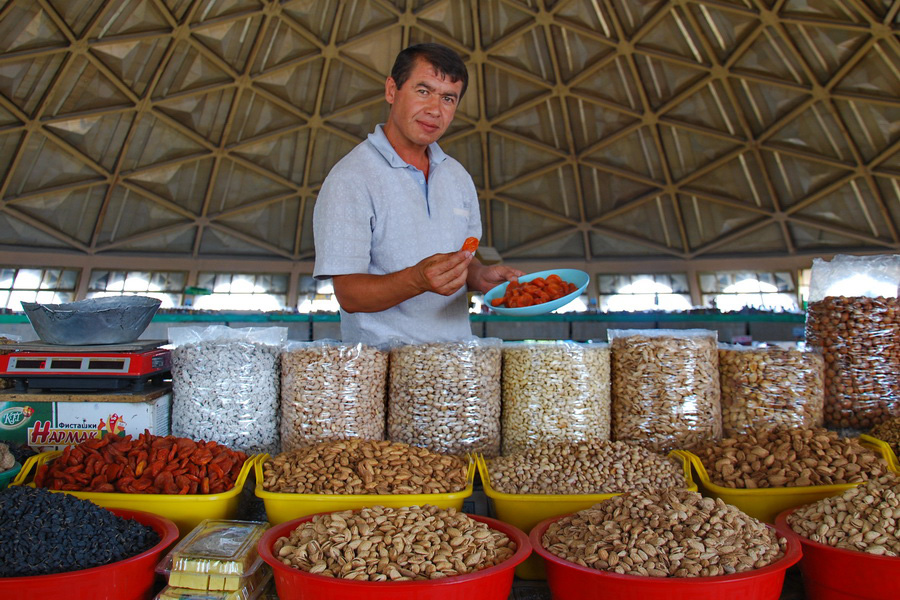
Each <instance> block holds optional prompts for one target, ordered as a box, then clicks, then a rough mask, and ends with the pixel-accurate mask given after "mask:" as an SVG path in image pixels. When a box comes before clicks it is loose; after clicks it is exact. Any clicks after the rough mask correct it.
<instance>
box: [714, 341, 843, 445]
mask: <svg viewBox="0 0 900 600" xmlns="http://www.w3.org/2000/svg"><path fill="white" fill-rule="evenodd" d="M824 365H825V363H824V361H823V359H822V355H820V354H818V353H816V352H811V351H809V350H803V349H801V348H798V347H796V346H792V347H781V346H736V345H729V344H720V345H719V375H720V378H721V379H720V383H721V389H722V427H723V430H724V432H725V435H733V434H736V433H743V432H745V431H755V430H758V429H763V428H767V427H768V428H773V427H821V426H822V423H823V420H824V393H825V392H824V388H823V383H822V378H823V376H824V371H825V367H824Z"/></svg>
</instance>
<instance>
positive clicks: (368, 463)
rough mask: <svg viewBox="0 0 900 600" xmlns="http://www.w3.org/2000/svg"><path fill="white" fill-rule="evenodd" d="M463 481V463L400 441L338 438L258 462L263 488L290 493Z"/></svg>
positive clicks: (379, 490) (437, 489)
mask: <svg viewBox="0 0 900 600" xmlns="http://www.w3.org/2000/svg"><path fill="white" fill-rule="evenodd" d="M467 484H468V463H467V462H466V461H465V460H463V459H462V458H460V457H459V456H454V455H442V454H438V453H436V452H432V451H430V450H427V449H425V448H418V447H416V446H410V445H408V444H404V443H402V442H387V441H377V440H359V439H352V440H339V441H333V442H320V443H318V444H315V445H313V446H307V447H305V448H298V449H297V450H292V451H290V452H283V453H281V454H279V455H277V456H275V457H273V458H270V459H268V460H267V461H266V462H265V463H264V464H263V481H262V486H263V489H264V490H265V491H267V492H280V493H290V494H444V493H452V492H459V491H462V490H464V489H465V488H466V485H467Z"/></svg>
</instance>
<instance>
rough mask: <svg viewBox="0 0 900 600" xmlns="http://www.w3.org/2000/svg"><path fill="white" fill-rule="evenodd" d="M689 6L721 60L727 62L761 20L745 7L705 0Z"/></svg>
mask: <svg viewBox="0 0 900 600" xmlns="http://www.w3.org/2000/svg"><path fill="white" fill-rule="evenodd" d="M687 6H688V9H689V10H690V11H691V13H692V14H693V15H694V18H695V19H696V20H697V22H698V23H699V24H700V28H701V30H702V33H703V35H705V36H706V39H707V40H709V43H710V47H711V48H712V51H713V52H714V53H715V55H716V57H717V58H718V59H719V61H720V62H725V61H726V60H727V59H728V57H730V56H731V53H732V52H733V51H734V49H735V48H737V46H738V45H740V43H741V42H743V41H744V40H745V39H747V36H748V35H750V34H751V33H752V32H753V31H754V30H755V29H756V28H757V27H759V20H758V19H757V18H755V16H754V15H751V14H748V13H747V12H746V9H744V7H741V10H728V9H726V8H724V7H719V6H716V5H714V4H707V3H705V2H696V3H694V2H692V3H690V4H688V5H687Z"/></svg>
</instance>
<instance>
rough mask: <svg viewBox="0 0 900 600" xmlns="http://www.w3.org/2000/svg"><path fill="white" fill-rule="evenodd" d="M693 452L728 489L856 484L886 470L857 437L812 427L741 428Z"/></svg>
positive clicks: (876, 456) (719, 482)
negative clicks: (742, 430)
mask: <svg viewBox="0 0 900 600" xmlns="http://www.w3.org/2000/svg"><path fill="white" fill-rule="evenodd" d="M694 453H695V454H696V455H697V456H699V457H700V460H701V461H702V462H703V466H704V467H705V468H706V470H707V472H708V473H709V478H710V480H711V481H712V483H714V484H716V485H720V486H723V487H728V488H742V489H744V488H745V489H754V488H770V487H795V486H809V485H832V484H838V483H858V482H861V481H866V480H867V479H869V478H871V477H878V476H880V475H882V474H884V473H885V472H886V470H887V464H886V463H885V462H884V459H883V458H881V457H880V456H879V455H878V454H876V453H875V452H873V451H872V450H869V449H868V448H865V447H863V446H862V445H861V444H860V443H859V441H858V440H857V439H855V438H841V437H838V434H837V433H835V432H833V431H828V430H826V429H816V428H810V429H777V430H761V431H759V432H756V433H745V434H741V435H738V436H735V437H731V438H725V439H723V440H721V441H719V442H716V443H715V444H709V445H707V446H704V447H702V448H697V449H695V450H694Z"/></svg>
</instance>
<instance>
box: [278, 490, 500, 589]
mask: <svg viewBox="0 0 900 600" xmlns="http://www.w3.org/2000/svg"><path fill="white" fill-rule="evenodd" d="M272 550H273V553H274V554H275V555H276V556H278V557H279V558H280V559H281V562H283V563H284V564H286V565H289V566H292V567H294V568H296V569H301V570H303V571H307V572H309V573H316V574H319V575H324V576H326V577H339V578H342V579H355V580H358V581H410V580H417V579H419V580H421V579H441V578H444V577H451V576H454V575H464V574H466V573H473V572H475V571H480V570H482V569H486V568H488V567H492V566H494V565H496V564H499V563H501V562H503V561H504V560H506V559H508V558H510V557H511V556H512V555H513V554H515V551H516V544H515V542H513V541H512V540H510V539H509V537H507V536H506V534H504V533H502V532H500V531H496V530H494V529H491V528H490V527H488V526H487V525H485V524H484V523H481V522H479V521H476V520H475V519H472V518H471V517H469V516H468V515H466V514H465V513H461V512H457V511H456V510H455V509H452V508H451V509H447V510H444V509H441V508H438V507H436V506H432V505H430V504H426V505H424V506H422V507H419V506H410V507H404V508H386V507H383V506H374V507H371V508H363V509H361V510H359V511H355V512H354V511H349V510H348V511H343V512H335V513H330V514H325V515H318V516H316V517H313V519H312V520H311V521H307V522H304V523H301V524H300V525H298V526H297V528H296V529H294V530H293V531H292V532H291V533H290V535H289V536H288V537H281V538H278V540H276V542H275V544H274V546H273V548H272ZM363 596H364V594H363Z"/></svg>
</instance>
